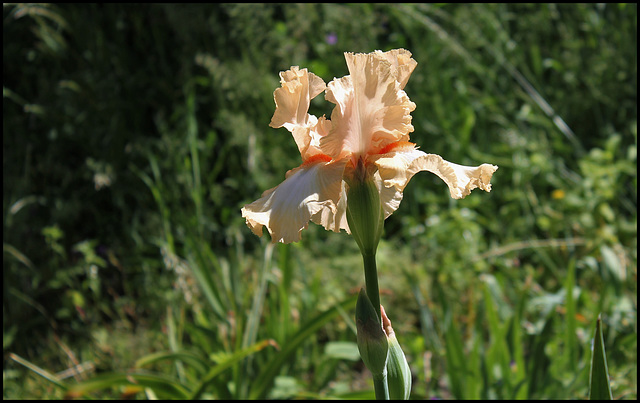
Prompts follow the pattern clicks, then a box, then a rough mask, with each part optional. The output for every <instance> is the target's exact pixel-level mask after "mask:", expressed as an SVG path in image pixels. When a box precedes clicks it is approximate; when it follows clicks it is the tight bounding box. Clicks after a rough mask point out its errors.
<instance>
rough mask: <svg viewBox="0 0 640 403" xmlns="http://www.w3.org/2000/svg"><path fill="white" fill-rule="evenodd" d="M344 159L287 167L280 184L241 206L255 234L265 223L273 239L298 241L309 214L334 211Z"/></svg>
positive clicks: (306, 225)
mask: <svg viewBox="0 0 640 403" xmlns="http://www.w3.org/2000/svg"><path fill="white" fill-rule="evenodd" d="M345 162H346V161H337V162H336V161H334V162H322V161H321V162H316V163H313V164H302V165H301V166H299V167H297V168H294V169H292V170H290V171H289V172H287V175H286V179H285V180H284V181H283V182H282V183H281V184H279V185H278V186H276V187H274V188H272V189H269V190H267V191H265V192H264V193H263V194H262V197H261V198H260V199H258V200H256V201H254V202H253V203H251V204H248V205H246V206H244V207H243V208H242V217H244V218H245V219H246V221H247V225H248V226H249V228H251V230H252V231H253V233H254V234H256V235H258V236H262V227H263V226H265V227H267V230H268V231H269V234H271V240H272V242H282V243H290V242H297V241H299V240H300V238H301V236H300V233H301V232H302V230H303V229H306V228H307V227H308V225H309V220H310V219H311V217H312V216H315V215H318V216H322V215H325V216H333V215H335V213H336V211H337V205H338V202H339V199H340V194H341V186H342V173H343V171H344V165H345ZM325 211H326V212H325Z"/></svg>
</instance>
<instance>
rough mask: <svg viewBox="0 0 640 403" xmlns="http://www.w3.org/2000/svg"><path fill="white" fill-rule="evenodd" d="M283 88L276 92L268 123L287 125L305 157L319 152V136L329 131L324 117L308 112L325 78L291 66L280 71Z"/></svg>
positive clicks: (323, 85)
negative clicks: (271, 114) (274, 105)
mask: <svg viewBox="0 0 640 403" xmlns="http://www.w3.org/2000/svg"><path fill="white" fill-rule="evenodd" d="M280 83H281V87H280V88H278V89H276V90H275V91H274V93H273V98H274V100H275V103H276V110H275V112H274V114H273V117H272V118H271V123H270V124H269V126H271V127H274V128H278V127H285V128H286V129H287V130H289V131H290V132H291V134H292V135H293V138H294V140H295V141H296V144H297V145H298V150H300V155H302V159H303V160H306V159H308V158H309V157H311V156H313V155H316V154H319V153H320V149H319V143H320V137H322V136H324V135H326V134H327V133H328V132H329V127H330V126H329V125H328V124H327V121H326V119H325V118H324V117H322V118H320V119H317V118H316V117H315V116H314V115H311V114H309V113H308V112H309V104H310V102H311V100H312V99H313V98H315V97H316V96H317V95H318V94H320V93H321V92H322V91H324V89H325V88H326V85H325V83H324V81H322V79H321V78H320V77H318V76H316V75H315V74H313V73H309V72H308V71H307V69H302V70H300V68H299V67H298V66H292V67H291V69H290V70H287V71H282V72H280Z"/></svg>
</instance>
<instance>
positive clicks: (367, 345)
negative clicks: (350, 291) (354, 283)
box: [356, 289, 389, 377]
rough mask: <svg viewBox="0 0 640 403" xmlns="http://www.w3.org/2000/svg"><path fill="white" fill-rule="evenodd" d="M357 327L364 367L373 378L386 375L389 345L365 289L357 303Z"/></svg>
mask: <svg viewBox="0 0 640 403" xmlns="http://www.w3.org/2000/svg"><path fill="white" fill-rule="evenodd" d="M356 327H357V330H358V334H357V341H358V350H359V351H360V356H361V357H362V361H364V365H366V366H367V368H369V371H371V373H372V374H373V376H374V377H375V376H379V375H382V374H384V373H385V367H386V365H387V352H388V350H389V345H388V343H387V336H386V335H385V334H384V331H383V330H382V325H381V324H380V319H379V318H378V314H377V312H376V310H375V309H374V308H373V304H372V303H371V300H369V297H367V294H366V293H365V291H364V289H361V290H360V294H359V295H358V302H356Z"/></svg>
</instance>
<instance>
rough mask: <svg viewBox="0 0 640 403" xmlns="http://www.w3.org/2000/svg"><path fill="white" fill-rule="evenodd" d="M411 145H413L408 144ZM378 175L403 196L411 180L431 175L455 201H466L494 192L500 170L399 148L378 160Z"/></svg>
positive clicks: (411, 149) (376, 161) (406, 147)
mask: <svg viewBox="0 0 640 403" xmlns="http://www.w3.org/2000/svg"><path fill="white" fill-rule="evenodd" d="M406 144H411V143H406ZM375 164H376V166H377V167H378V172H379V173H380V177H381V178H382V180H383V183H384V185H385V186H387V187H391V186H393V187H394V188H396V189H397V190H399V191H400V192H402V191H403V190H404V188H405V186H406V185H407V183H409V180H410V179H411V178H412V177H413V175H415V174H416V173H417V172H420V171H429V172H431V173H434V174H436V175H438V177H440V179H442V180H443V181H444V182H445V183H446V184H447V186H449V192H450V193H451V197H452V198H454V199H462V198H464V197H466V196H467V195H469V194H470V193H471V191H472V190H473V189H475V188H480V189H482V190H484V191H486V192H490V191H491V177H492V176H493V173H494V172H495V171H496V170H497V169H498V167H497V166H495V165H491V164H482V165H480V166H477V167H469V166H464V165H458V164H454V163H451V162H449V161H446V160H444V159H443V158H442V157H441V156H439V155H437V154H427V153H424V152H422V151H420V150H417V149H415V148H414V147H409V146H403V147H399V148H397V149H395V150H393V151H391V152H389V153H387V154H383V155H381V156H379V157H377V158H376V159H375Z"/></svg>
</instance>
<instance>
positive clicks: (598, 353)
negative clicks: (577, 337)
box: [589, 315, 613, 400]
mask: <svg viewBox="0 0 640 403" xmlns="http://www.w3.org/2000/svg"><path fill="white" fill-rule="evenodd" d="M600 316H601V315H598V320H597V321H596V334H595V336H594V337H593V356H592V358H591V371H590V373H589V399H590V400H613V396H612V395H611V387H610V385H609V370H608V368H607V357H606V355H605V351H604V338H603V337H602V326H601V324H600V323H601V319H600Z"/></svg>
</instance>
